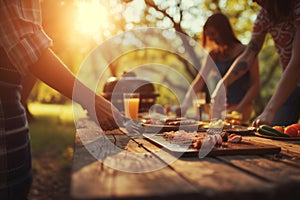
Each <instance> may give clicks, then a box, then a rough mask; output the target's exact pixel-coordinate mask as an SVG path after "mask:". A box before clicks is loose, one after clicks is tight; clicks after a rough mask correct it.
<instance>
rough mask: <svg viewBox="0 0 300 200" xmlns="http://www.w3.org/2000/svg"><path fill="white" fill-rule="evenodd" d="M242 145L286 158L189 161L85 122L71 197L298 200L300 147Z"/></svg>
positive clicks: (259, 140)
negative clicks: (275, 149)
mask: <svg viewBox="0 0 300 200" xmlns="http://www.w3.org/2000/svg"><path fill="white" fill-rule="evenodd" d="M243 141H244V142H250V143H259V144H260V145H262V146H266V145H267V146H268V145H275V146H277V147H280V148H281V152H280V153H278V154H261V153H260V152H258V154H255V149H254V150H253V149H252V152H250V153H248V154H251V155H246V154H247V152H246V151H245V152H242V153H240V154H239V153H237V152H235V154H237V155H224V154H222V155H218V156H211V157H205V158H202V159H199V158H198V157H197V156H190V157H185V156H182V155H178V154H172V153H170V152H169V151H165V150H164V149H163V148H162V147H160V146H158V145H155V144H154V143H153V142H150V141H149V140H146V139H144V138H136V137H131V136H128V135H126V134H124V133H122V132H121V131H120V130H114V131H112V132H109V133H107V134H106V133H104V132H101V131H100V130H99V129H97V127H95V126H93V125H92V126H89V122H88V121H85V123H84V126H81V127H80V128H78V129H77V133H76V142H75V152H74V160H73V170H72V181H71V183H72V184H71V194H72V196H73V197H74V199H85V200H86V199H122V200H123V199H166V200H167V199H172V200H176V199H209V200H210V199H214V200H216V199H225V200H226V199H228V200H233V199H243V200H248V199H249V200H250V199H251V200H252V199H255V200H259V199H270V200H271V199H272V200H273V199H276V200H277V199H278V200H279V199H299V198H300V190H299V188H300V163H299V159H298V158H299V155H300V150H299V142H295V141H293V142H290V141H273V140H269V139H265V138H258V137H255V136H248V137H246V136H244V137H243ZM238 146H239V145H236V146H235V147H232V148H237V147H238ZM250 150H251V149H250Z"/></svg>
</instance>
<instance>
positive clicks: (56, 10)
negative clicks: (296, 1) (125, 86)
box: [32, 0, 281, 111]
mask: <svg viewBox="0 0 300 200" xmlns="http://www.w3.org/2000/svg"><path fill="white" fill-rule="evenodd" d="M79 2H82V1H79V0H60V1H51V0H44V1H43V2H42V9H43V24H44V28H45V30H46V32H47V33H48V34H49V36H50V37H51V38H52V39H53V40H54V46H53V50H54V51H55V52H56V53H57V54H58V56H59V57H60V58H61V59H62V60H63V61H64V62H65V63H66V65H67V66H68V67H70V69H71V70H72V71H73V72H75V73H76V72H77V71H78V70H79V68H80V66H81V64H82V62H83V61H84V60H85V58H86V56H87V55H88V54H89V53H90V52H91V51H92V50H93V49H94V48H96V47H97V45H100V44H101V43H102V42H103V41H105V40H107V39H110V38H111V37H113V36H116V35H118V34H119V33H122V32H127V31H130V30H134V29H136V28H143V27H157V28H161V29H168V30H174V31H177V32H180V33H182V34H184V35H187V36H189V37H190V38H193V39H194V40H195V41H196V42H199V41H200V40H201V33H202V26H203V24H204V23H205V20H206V18H207V17H208V16H209V15H211V14H212V13H213V12H215V11H222V12H223V13H224V14H226V15H227V16H228V17H229V18H230V22H231V23H232V24H233V27H234V30H235V32H236V34H237V36H238V38H239V39H240V40H241V41H242V43H244V44H247V43H248V42H249V40H250V38H251V29H252V25H253V22H254V20H255V17H256V13H257V12H258V10H259V7H258V6H257V5H256V4H255V3H253V2H252V1H251V0H230V1H229V0H168V1H165V0H110V1H104V0H99V1H96V2H97V3H99V4H101V6H102V7H103V8H105V10H106V14H107V16H106V17H107V18H106V19H98V20H103V21H101V23H99V26H101V28H100V29H99V30H102V31H100V32H97V33H96V34H95V33H93V35H88V34H84V33H83V32H80V30H78V29H76V27H77V25H78V24H76V23H78V9H79V7H78V5H79V4H78V3H79ZM83 2H86V3H91V2H95V1H94V0H85V1H83ZM184 38H185V37H182V38H181V40H182V43H181V44H180V43H178V44H179V45H178V48H182V47H183V49H184V51H185V52H186V53H188V54H189V55H190V58H191V59H192V60H193V63H197V64H196V66H192V65H191V63H189V62H187V61H185V60H184V59H182V57H180V56H178V55H176V54H170V55H169V54H168V52H161V51H159V50H158V51H155V50H153V49H152V50H144V51H136V52H131V53H130V54H128V55H127V56H121V57H120V58H118V59H116V60H115V61H114V62H112V63H107V64H108V66H110V67H111V68H110V73H111V76H120V75H121V74H122V72H123V71H128V70H130V66H137V65H139V64H145V62H150V63H151V62H153V61H155V62H156V63H162V64H165V65H169V66H171V67H174V68H176V67H177V68H178V70H179V71H180V72H182V74H183V75H184V76H185V77H186V78H187V79H188V80H189V81H192V80H193V78H194V77H195V75H196V73H197V69H199V68H200V67H201V62H202V57H201V56H203V55H201V54H200V55H199V54H197V52H196V53H195V51H194V48H195V44H193V43H191V42H190V41H185V39H184ZM124 39H125V38H124ZM135 39H136V40H140V41H142V42H145V41H148V40H145V38H138V37H136V38H135ZM163 40H164V38H160V41H159V42H165V41H163ZM149 42H151V41H150V39H149ZM120 44H121V43H120ZM274 52H275V49H274V45H273V43H272V39H271V38H270V37H267V39H266V41H265V45H264V48H263V50H262V52H261V53H260V55H259V59H260V74H261V82H262V90H261V93H260V96H259V97H258V103H257V107H256V110H257V111H260V110H261V109H262V108H263V107H264V105H265V103H266V102H267V100H268V99H269V98H270V95H271V94H272V91H273V90H274V89H273V88H274V86H275V85H276V82H277V81H278V78H279V77H280V73H281V72H280V70H278V69H280V67H278V66H279V62H278V56H276V54H275V53H274ZM110 53H111V52H109V51H108V52H106V54H110ZM106 56H108V55H106ZM195 69H196V70H195ZM88 73H90V75H91V76H93V73H92V72H88ZM165 78H166V80H167V79H169V78H168V77H165ZM169 81H170V80H169ZM171 82H172V81H171ZM46 88H47V87H45V86H44V85H39V86H37V87H36V88H35V91H34V94H35V95H33V97H32V98H36V99H37V98H38V94H41V93H45V91H47V92H46V93H50V94H51V95H54V96H56V95H58V94H57V93H54V92H53V91H48V90H49V89H46ZM43 91H44V92H43ZM50 99H51V98H50ZM39 100H41V99H40V98H39ZM162 101H163V102H166V100H162ZM168 101H171V100H170V99H169V100H168Z"/></svg>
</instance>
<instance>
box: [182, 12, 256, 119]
mask: <svg viewBox="0 0 300 200" xmlns="http://www.w3.org/2000/svg"><path fill="white" fill-rule="evenodd" d="M208 40H209V41H210V43H211V44H212V45H213V47H212V48H211V49H210V52H209V56H208V57H207V58H206V62H205V64H204V66H203V67H202V68H201V70H200V71H199V73H198V75H197V76H196V78H195V79H194V81H193V82H192V84H191V86H190V88H189V90H188V92H187V93H186V95H185V99H184V101H183V104H182V105H181V114H185V113H186V111H187V109H188V107H189V105H191V101H192V97H193V95H192V94H194V93H197V92H199V91H201V90H202V89H203V87H204V85H205V81H204V78H203V77H207V76H208V74H209V73H211V72H212V71H215V74H219V75H220V76H221V77H223V76H224V75H225V74H226V72H227V71H228V69H229V67H230V66H231V64H232V63H233V62H234V60H235V59H236V58H237V57H238V56H239V55H240V54H241V53H242V52H243V51H244V50H245V45H243V44H242V43H241V42H240V41H239V40H238V39H237V38H236V36H235V34H234V32H233V30H232V27H231V25H230V22H229V20H228V18H227V17H226V16H225V15H224V14H223V13H221V12H217V13H214V14H213V15H211V16H210V17H209V18H208V19H207V21H206V22H205V24H204V27H203V37H202V46H203V47H204V48H207V41H208ZM216 70H217V72H216ZM216 76H217V75H216ZM217 77H218V76H217ZM216 79H217V78H216ZM259 88H260V81H259V72H258V61H257V59H256V60H255V62H254V64H253V65H252V66H251V67H250V68H249V70H248V71H247V72H246V73H245V74H244V75H243V76H242V77H240V78H239V79H237V80H236V81H235V82H234V83H232V84H231V85H230V86H228V87H227V88H226V99H227V102H226V110H227V112H231V111H237V112H239V113H242V115H243V119H242V120H243V121H248V120H249V119H250V117H251V113H252V110H253V106H252V104H253V101H254V99H255V97H256V96H257V94H258V92H259Z"/></svg>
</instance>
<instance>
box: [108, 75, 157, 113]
mask: <svg viewBox="0 0 300 200" xmlns="http://www.w3.org/2000/svg"><path fill="white" fill-rule="evenodd" d="M133 92H135V93H139V94H140V105H139V112H147V111H148V110H149V108H150V107H151V106H152V105H154V104H155V101H156V98H157V97H158V96H159V94H156V93H155V88H154V85H153V84H152V83H151V82H150V81H149V80H147V79H144V78H140V77H121V78H120V79H117V78H116V77H110V78H109V79H108V80H107V82H106V83H105V85H104V87H103V96H104V98H106V99H107V100H109V101H111V102H112V104H113V105H114V106H116V107H117V108H118V109H119V110H120V111H124V105H123V94H124V93H133Z"/></svg>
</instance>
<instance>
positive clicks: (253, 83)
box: [235, 59, 260, 113]
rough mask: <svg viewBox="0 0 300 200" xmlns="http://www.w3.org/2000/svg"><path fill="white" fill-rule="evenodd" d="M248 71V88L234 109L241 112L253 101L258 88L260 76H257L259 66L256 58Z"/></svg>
mask: <svg viewBox="0 0 300 200" xmlns="http://www.w3.org/2000/svg"><path fill="white" fill-rule="evenodd" d="M249 72H250V88H249V90H248V91H247V93H246V94H245V96H244V97H243V99H242V101H241V102H240V103H239V104H238V105H237V107H236V108H235V110H236V111H238V112H240V113H243V111H244V110H246V108H247V107H248V106H249V104H252V103H253V100H254V99H255V98H256V96H257V94H258V92H259V89H260V77H259V67H258V59H255V61H254V63H253V65H252V67H251V68H250V70H249Z"/></svg>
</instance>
